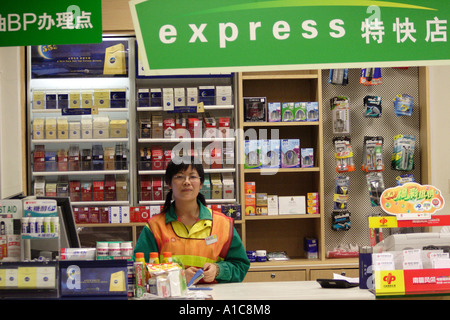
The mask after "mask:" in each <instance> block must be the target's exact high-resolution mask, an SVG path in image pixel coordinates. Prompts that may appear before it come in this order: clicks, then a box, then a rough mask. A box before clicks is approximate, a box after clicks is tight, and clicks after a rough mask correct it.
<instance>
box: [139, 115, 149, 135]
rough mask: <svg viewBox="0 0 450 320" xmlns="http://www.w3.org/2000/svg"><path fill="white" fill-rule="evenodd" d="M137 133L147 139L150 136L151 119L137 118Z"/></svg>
mask: <svg viewBox="0 0 450 320" xmlns="http://www.w3.org/2000/svg"><path fill="white" fill-rule="evenodd" d="M139 134H140V137H141V138H143V139H148V138H151V137H152V121H151V119H140V120H139Z"/></svg>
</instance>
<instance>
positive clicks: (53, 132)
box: [45, 117, 58, 139]
mask: <svg viewBox="0 0 450 320" xmlns="http://www.w3.org/2000/svg"><path fill="white" fill-rule="evenodd" d="M57 133H58V131H57V128H56V118H53V117H52V118H46V119H45V139H56V138H57Z"/></svg>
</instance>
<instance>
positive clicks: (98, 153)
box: [92, 144, 105, 171]
mask: <svg viewBox="0 0 450 320" xmlns="http://www.w3.org/2000/svg"><path fill="white" fill-rule="evenodd" d="M104 168H105V165H104V151H103V145H101V144H94V145H93V146H92V170H100V171H101V170H104Z"/></svg>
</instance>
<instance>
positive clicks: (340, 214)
mask: <svg viewBox="0 0 450 320" xmlns="http://www.w3.org/2000/svg"><path fill="white" fill-rule="evenodd" d="M350 217H351V213H350V212H349V211H347V210H345V211H333V213H332V214H331V228H332V229H333V230H334V231H340V230H342V231H347V230H349V229H350V228H351V221H350Z"/></svg>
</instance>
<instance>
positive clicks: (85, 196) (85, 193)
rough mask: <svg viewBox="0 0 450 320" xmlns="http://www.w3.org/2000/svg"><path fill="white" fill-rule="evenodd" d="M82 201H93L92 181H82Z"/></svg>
mask: <svg viewBox="0 0 450 320" xmlns="http://www.w3.org/2000/svg"><path fill="white" fill-rule="evenodd" d="M81 201H92V182H89V181H83V182H81Z"/></svg>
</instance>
